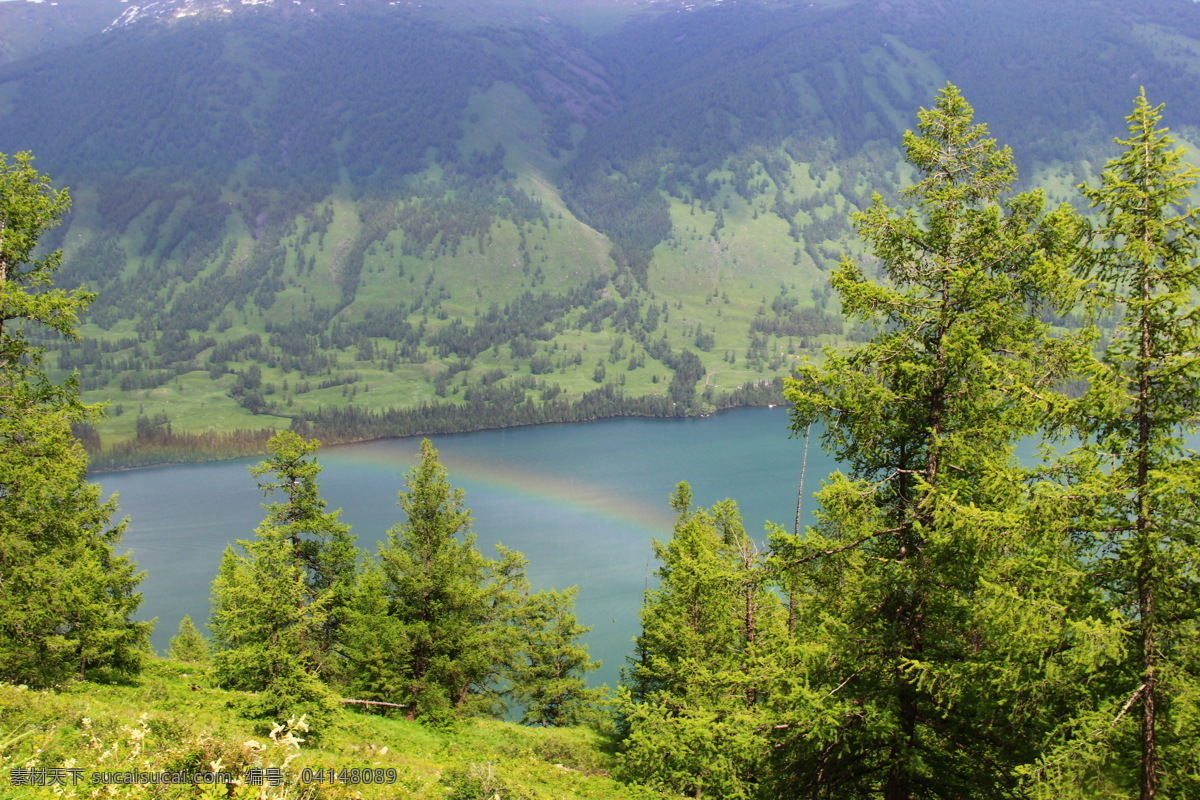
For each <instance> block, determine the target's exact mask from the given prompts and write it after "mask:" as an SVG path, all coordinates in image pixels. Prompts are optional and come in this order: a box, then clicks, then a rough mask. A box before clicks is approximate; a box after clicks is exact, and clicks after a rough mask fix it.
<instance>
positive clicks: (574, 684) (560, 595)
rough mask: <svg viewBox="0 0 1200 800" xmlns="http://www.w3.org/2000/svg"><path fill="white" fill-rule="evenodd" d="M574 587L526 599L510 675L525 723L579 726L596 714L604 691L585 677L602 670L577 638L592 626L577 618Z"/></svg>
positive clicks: (513, 691)
mask: <svg viewBox="0 0 1200 800" xmlns="http://www.w3.org/2000/svg"><path fill="white" fill-rule="evenodd" d="M576 592H577V590H576V589H575V588H571V589H567V590H565V591H561V592H560V591H553V590H550V591H545V592H538V593H537V594H534V595H532V596H530V597H529V598H528V599H527V600H526V602H525V608H524V610H523V615H522V616H523V619H522V623H521V627H522V631H523V634H522V635H523V638H524V639H525V643H524V645H523V646H522V648H521V652H519V653H518V654H517V656H516V658H514V659H513V664H512V667H511V668H510V669H509V670H508V671H507V673H506V678H507V679H508V681H509V682H510V685H511V688H510V689H509V694H510V696H511V697H512V699H513V700H514V701H515V702H516V703H517V705H518V706H519V707H520V708H521V709H522V714H521V722H523V723H525V724H526V725H541V726H542V727H546V726H551V725H554V726H558V725H579V724H581V723H583V722H584V721H585V720H587V719H589V718H590V717H591V716H592V713H591V712H592V711H593V708H594V706H595V704H596V703H597V702H598V701H599V700H600V692H599V691H597V690H595V689H589V688H588V686H587V683H586V681H585V680H584V676H585V675H586V674H587V673H589V672H592V671H593V670H596V669H599V668H600V662H599V661H592V660H591V659H590V658H589V657H588V651H587V646H586V645H582V644H580V643H579V637H580V636H582V635H583V634H585V633H587V632H588V631H589V630H591V628H586V627H583V626H582V625H580V624H579V622H578V620H576V618H575V611H574V605H575V595H576Z"/></svg>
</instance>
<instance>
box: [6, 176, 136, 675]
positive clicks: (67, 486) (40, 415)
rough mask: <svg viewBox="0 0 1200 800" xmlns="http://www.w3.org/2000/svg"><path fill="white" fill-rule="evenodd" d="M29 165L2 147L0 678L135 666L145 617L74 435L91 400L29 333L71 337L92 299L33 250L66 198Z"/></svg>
mask: <svg viewBox="0 0 1200 800" xmlns="http://www.w3.org/2000/svg"><path fill="white" fill-rule="evenodd" d="M32 162H33V158H32V156H31V155H30V154H28V153H19V154H18V155H17V156H16V157H15V158H14V159H13V161H12V162H9V160H8V157H7V156H5V155H3V154H0V678H3V679H5V680H11V681H17V682H21V683H26V684H29V685H34V686H48V685H54V684H58V683H61V682H63V681H65V680H66V679H68V678H70V677H72V676H76V675H77V676H80V677H84V676H89V675H93V674H97V673H96V671H97V670H111V671H115V672H118V673H123V674H136V673H137V672H138V670H139V669H140V665H141V661H142V656H143V653H144V651H145V649H146V640H147V636H148V635H149V631H150V628H151V627H152V623H147V622H133V621H131V617H132V616H133V614H134V612H136V610H137V608H138V606H139V605H140V603H141V595H140V594H138V593H137V592H136V591H135V589H136V587H137V585H138V583H139V582H140V580H141V576H140V574H139V573H137V572H136V567H135V565H134V564H133V562H132V561H131V560H130V559H129V558H128V557H126V556H119V555H117V554H116V548H117V546H118V545H119V543H120V537H121V532H122V530H123V528H124V524H123V523H118V524H116V525H113V524H112V523H111V517H112V514H113V512H114V511H115V508H116V503H115V500H111V499H110V500H109V501H107V502H102V501H101V500H100V488H99V487H98V486H96V485H94V484H88V483H87V482H86V476H87V456H86V455H85V454H84V452H83V448H82V447H81V446H80V444H79V442H78V441H77V440H76V439H75V437H74V436H73V435H72V432H71V425H72V424H73V423H78V422H80V421H81V420H83V419H84V418H85V417H87V416H88V415H94V414H95V413H97V411H98V409H96V408H95V407H89V406H85V405H83V404H82V403H81V402H80V400H79V396H78V389H77V385H76V382H75V381H74V379H68V380H67V381H66V382H64V383H55V382H53V381H51V380H50V379H49V377H48V376H47V374H46V372H45V369H44V368H43V362H42V349H41V348H40V347H36V346H34V345H33V344H31V342H30V332H31V331H32V330H34V329H36V328H38V327H46V328H49V329H50V330H52V331H54V332H56V333H57V334H60V335H62V336H64V337H68V338H73V337H74V336H75V325H76V322H77V320H78V316H79V314H80V313H81V311H82V310H83V309H84V308H85V307H86V306H87V304H88V303H89V302H90V301H91V299H92V295H90V294H89V293H87V292H85V291H82V290H76V291H70V292H69V291H64V290H62V289H56V288H51V287H52V279H53V277H54V273H55V272H56V271H57V270H58V269H59V267H60V265H61V262H62V254H61V253H60V252H58V251H55V252H51V253H48V254H46V255H43V256H41V257H40V258H39V257H37V256H36V248H37V246H38V241H39V239H40V238H41V237H42V235H43V234H44V233H45V232H46V231H47V230H49V229H50V228H52V227H53V226H54V225H56V224H57V223H58V219H59V216H60V215H61V214H63V213H64V212H65V211H66V210H67V208H68V207H69V204H70V199H69V197H68V195H67V192H66V191H65V190H54V189H53V188H51V186H50V181H49V179H48V178H47V177H46V176H44V175H40V174H38V172H37V171H36V170H35V169H34V168H33V165H32Z"/></svg>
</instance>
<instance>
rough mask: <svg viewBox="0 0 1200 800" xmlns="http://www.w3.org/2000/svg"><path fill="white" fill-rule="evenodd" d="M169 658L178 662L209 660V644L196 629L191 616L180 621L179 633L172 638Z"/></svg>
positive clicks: (168, 650)
mask: <svg viewBox="0 0 1200 800" xmlns="http://www.w3.org/2000/svg"><path fill="white" fill-rule="evenodd" d="M167 656H168V657H169V658H173V659H175V660H176V661H191V662H197V663H198V662H202V661H207V660H208V642H207V641H205V639H204V636H203V635H202V634H201V633H200V631H199V630H197V629H196V625H195V623H193V622H192V617H191V615H190V614H184V615H183V619H181V620H179V632H178V633H177V634H175V635H174V636H172V637H171V641H170V644H169V646H168V647H167Z"/></svg>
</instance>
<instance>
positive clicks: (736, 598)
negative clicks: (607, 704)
mask: <svg viewBox="0 0 1200 800" xmlns="http://www.w3.org/2000/svg"><path fill="white" fill-rule="evenodd" d="M672 505H673V506H674V508H675V510H676V512H677V514H678V517H677V519H676V523H675V528H674V531H673V534H672V537H671V540H670V541H669V542H666V543H663V542H657V541H656V542H655V543H654V552H655V555H656V556H657V557H658V559H659V560H660V561H661V566H660V567H659V569H658V570H657V571H656V574H657V576H658V578H659V585H658V587H657V588H656V589H654V590H652V591H650V592H648V593H647V595H646V598H645V602H644V604H643V607H642V633H641V635H640V636H638V638H637V641H636V644H635V649H634V654H633V656H632V657H631V659H630V666H629V669H628V671H627V673H626V675H625V678H624V681H623V683H624V686H623V687H622V696H621V702H620V712H621V715H622V727H623V728H624V729H625V735H624V737H623V741H622V752H621V756H620V761H619V765H618V773H619V774H620V775H621V776H622V777H623V778H625V779H628V780H634V781H637V782H639V783H644V784H647V785H650V786H653V787H656V788H659V789H663V790H668V791H673V792H678V793H682V794H686V795H689V796H693V797H701V796H704V797H724V798H744V797H751V796H754V794H755V792H756V791H757V787H758V784H759V782H760V780H761V779H762V777H763V776H764V767H765V764H766V760H767V752H768V749H769V746H768V743H767V742H766V741H765V740H764V738H763V737H762V736H761V735H759V729H760V727H761V725H762V724H763V722H764V718H763V716H762V710H763V708H764V702H765V700H766V699H767V697H768V687H769V685H770V677H771V673H772V670H771V669H770V668H769V667H768V664H769V663H770V655H771V654H772V652H773V651H774V650H775V649H776V648H777V647H778V645H779V644H780V640H781V637H782V633H783V620H784V617H783V613H782V608H781V606H780V603H779V599H778V597H776V595H775V594H774V593H773V592H772V591H771V588H770V586H769V581H768V577H769V576H768V575H767V573H766V571H765V569H764V568H763V567H764V565H763V563H762V559H761V558H760V557H759V553H758V551H757V549H756V548H755V546H754V544H753V542H752V541H751V540H750V539H749V537H748V536H747V535H746V533H745V530H744V529H743V527H742V523H741V518H740V516H739V515H738V511H737V507H736V505H734V503H733V502H732V501H729V500H725V501H722V502H720V503H717V504H716V505H715V506H713V507H712V508H711V509H696V508H693V507H692V504H691V489H690V487H689V486H688V485H687V484H686V483H681V484H680V485H679V486H678V488H677V490H676V493H675V495H674V496H673V497H672Z"/></svg>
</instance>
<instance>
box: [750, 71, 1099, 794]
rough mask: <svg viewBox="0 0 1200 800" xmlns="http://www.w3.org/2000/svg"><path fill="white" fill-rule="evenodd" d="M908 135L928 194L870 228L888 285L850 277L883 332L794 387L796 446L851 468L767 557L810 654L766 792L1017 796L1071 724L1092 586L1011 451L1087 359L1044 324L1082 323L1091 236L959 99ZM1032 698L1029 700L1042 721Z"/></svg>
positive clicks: (944, 98)
mask: <svg viewBox="0 0 1200 800" xmlns="http://www.w3.org/2000/svg"><path fill="white" fill-rule="evenodd" d="M918 120H919V131H918V132H916V133H914V132H911V131H910V132H908V133H906V134H905V136H904V150H905V153H906V155H907V159H908V161H909V163H910V164H912V165H913V167H914V168H915V169H916V172H917V175H918V180H917V182H916V184H915V185H914V186H912V187H910V188H908V189H906V190H904V192H903V193H902V197H903V198H904V200H905V201H906V204H905V206H904V207H903V208H901V209H899V210H893V209H891V208H889V207H887V206H886V205H885V204H884V202H883V200H882V199H881V198H880V197H879V196H878V195H877V196H876V197H875V199H874V201H873V202H872V204H871V206H870V207H869V208H868V209H867V210H866V211H864V212H862V213H859V214H856V215H855V217H854V219H855V223H856V226H857V229H858V232H859V234H860V236H861V237H862V238H863V239H864V240H865V241H866V243H867V245H868V247H869V248H870V251H871V252H872V253H873V254H874V256H875V258H876V259H877V261H875V260H872V262H868V267H867V268H866V269H871V268H873V266H874V264H878V267H879V269H880V271H881V275H880V278H881V279H880V280H878V281H877V280H873V279H871V278H870V277H869V276H868V274H867V271H866V269H865V268H864V267H863V266H860V265H859V264H858V263H856V262H854V261H852V260H849V259H847V260H844V261H843V262H842V264H841V266H840V267H839V269H838V270H837V272H836V273H835V274H834V276H833V278H832V283H833V286H834V287H835V288H836V289H837V291H838V292H839V294H840V295H841V300H842V307H843V309H844V311H845V313H846V315H847V316H848V317H850V318H851V319H854V320H859V321H861V322H863V323H865V324H867V325H869V326H873V327H874V329H875V330H876V334H875V336H874V338H873V339H872V340H871V341H870V342H868V343H867V344H865V345H863V346H861V347H856V348H852V349H846V350H830V351H828V352H827V353H826V358H825V361H824V362H823V363H822V364H820V365H806V366H804V367H802V368H801V369H800V370H799V371H798V373H797V376H796V377H795V378H794V379H791V380H790V381H789V382H788V385H787V389H786V394H787V396H788V398H789V399H790V400H791V401H792V402H794V403H795V408H794V410H793V412H792V424H793V430H795V431H797V432H802V431H804V430H805V429H806V428H807V426H808V425H809V424H811V423H813V422H818V421H819V422H822V423H823V424H824V427H825V433H824V434H823V445H824V447H825V448H826V450H828V451H829V452H830V453H831V454H832V455H834V456H835V457H836V458H837V459H838V460H839V461H840V462H841V463H842V464H844V465H845V467H846V470H847V473H848V474H842V473H836V474H834V475H833V476H831V477H830V478H829V480H828V481H827V482H826V484H825V486H824V487H823V488H822V490H821V491H820V493H819V495H818V499H819V502H820V506H821V510H820V512H819V516H818V519H819V522H818V525H817V527H816V529H814V530H810V531H808V532H807V534H806V535H804V536H801V537H795V536H792V535H789V534H786V533H784V532H782V531H777V532H776V533H775V534H774V535H773V536H772V546H773V558H772V563H773V564H774V566H775V568H776V569H777V570H778V575H779V581H780V584H781V585H782V586H784V587H785V588H786V589H787V590H788V591H789V593H790V595H791V596H790V597H789V598H788V599H789V605H790V606H791V607H792V609H793V614H794V616H793V620H792V627H793V643H792V645H791V647H790V651H789V653H788V656H787V664H786V668H785V669H783V670H782V671H781V672H780V675H781V680H780V683H779V686H778V687H777V689H776V691H775V693H774V695H773V698H772V706H773V713H774V714H775V715H776V717H775V720H774V723H773V724H772V725H771V726H769V727H768V730H769V731H770V732H771V735H772V738H773V739H774V740H775V741H774V748H773V753H774V758H775V771H774V773H773V782H772V789H771V791H773V792H775V793H776V794H777V795H781V794H784V793H787V794H791V795H793V796H801V795H802V796H809V797H838V798H850V797H882V798H885V800H909V799H910V798H935V797H938V798H941V797H967V796H971V797H985V796H986V797H1005V796H1010V795H1011V794H1012V793H1014V792H1016V791H1017V777H1016V768H1017V767H1018V766H1019V765H1021V764H1024V763H1028V762H1029V761H1031V760H1033V759H1034V758H1035V757H1036V749H1035V747H1034V746H1031V745H1032V743H1034V742H1036V741H1037V738H1038V735H1039V734H1040V733H1041V731H1042V730H1043V728H1044V726H1046V725H1047V724H1048V722H1047V717H1050V716H1053V714H1054V713H1056V711H1058V710H1059V709H1058V708H1057V707H1056V706H1055V704H1054V702H1053V701H1054V698H1053V697H1045V696H1042V695H1041V694H1040V692H1041V690H1042V687H1043V683H1044V682H1043V681H1042V680H1041V679H1040V675H1039V673H1038V668H1039V667H1038V665H1039V664H1042V663H1044V662H1045V661H1046V660H1047V659H1051V658H1053V657H1054V654H1055V653H1057V652H1060V651H1061V649H1062V647H1063V646H1064V645H1063V640H1062V637H1063V636H1064V634H1063V626H1064V621H1063V620H1062V618H1061V614H1060V613H1058V609H1059V608H1061V603H1057V602H1054V600H1055V597H1056V596H1055V594H1054V593H1055V592H1057V591H1059V590H1060V588H1062V587H1060V585H1059V584H1064V585H1066V586H1067V587H1068V588H1069V587H1071V586H1073V584H1074V581H1072V580H1071V579H1070V578H1069V576H1070V575H1074V574H1077V573H1078V572H1080V570H1079V569H1078V564H1077V563H1075V561H1074V560H1073V554H1072V552H1071V551H1070V550H1069V549H1064V548H1062V547H1061V546H1060V545H1059V544H1058V542H1057V541H1056V540H1055V539H1054V537H1053V535H1049V534H1047V533H1046V532H1045V531H1043V530H1041V529H1040V527H1039V524H1038V522H1037V520H1036V519H1034V517H1033V515H1032V514H1030V513H1028V511H1027V509H1028V506H1027V504H1026V502H1025V495H1026V492H1025V488H1024V484H1023V481H1024V476H1023V474H1022V472H1021V471H1020V470H1019V469H1018V468H1017V465H1016V463H1015V459H1014V456H1013V445H1014V442H1015V441H1017V440H1018V439H1020V438H1021V437H1025V436H1028V435H1031V434H1033V433H1035V432H1036V431H1037V430H1038V427H1039V423H1040V421H1041V419H1042V418H1043V416H1044V415H1046V414H1048V413H1049V412H1050V411H1052V410H1053V409H1054V408H1055V407H1056V406H1057V405H1059V401H1058V400H1056V398H1057V395H1056V393H1055V392H1054V388H1055V386H1056V384H1058V383H1059V382H1060V381H1061V380H1062V379H1063V376H1064V375H1065V374H1066V371H1067V365H1068V364H1070V363H1072V361H1073V360H1074V359H1076V358H1078V352H1079V348H1078V345H1077V343H1075V342H1073V341H1067V340H1055V339H1054V338H1052V337H1051V336H1050V331H1049V329H1048V326H1046V325H1044V324H1043V323H1041V322H1040V321H1039V315H1040V314H1041V313H1042V312H1043V311H1046V310H1059V311H1061V310H1062V309H1064V308H1066V307H1069V306H1070V305H1071V304H1072V303H1073V302H1074V301H1075V299H1076V297H1077V295H1076V294H1075V291H1076V289H1077V287H1078V281H1076V280H1073V278H1072V274H1071V272H1070V270H1069V263H1068V256H1069V254H1070V253H1072V252H1073V249H1074V247H1073V243H1074V242H1075V240H1076V238H1077V236H1078V232H1079V229H1080V224H1079V222H1078V221H1077V220H1076V218H1075V217H1074V215H1073V214H1071V213H1070V212H1069V211H1066V210H1063V209H1059V210H1056V211H1054V212H1051V213H1047V212H1046V210H1045V207H1044V202H1043V199H1042V197H1041V195H1040V194H1039V193H1025V194H1020V195H1016V196H1013V197H1010V198H1008V199H1003V198H1004V195H1005V193H1006V192H1007V191H1008V189H1009V187H1010V186H1011V184H1012V182H1013V180H1014V179H1015V168H1014V167H1013V164H1012V156H1011V153H1010V151H1009V150H1008V149H1007V148H1001V147H998V146H997V145H996V143H995V141H994V140H992V139H989V138H987V135H986V128H985V127H984V126H982V125H977V124H975V123H974V122H973V120H972V109H971V107H970V106H969V105H968V104H967V102H966V101H965V100H964V99H963V98H962V96H961V95H960V93H959V92H958V90H957V89H955V88H954V87H953V86H947V87H946V88H945V89H943V90H942V91H941V92H940V93H939V94H938V97H937V100H936V103H935V104H934V106H933V108H930V109H927V110H922V111H921V112H920V113H919V114H918ZM1035 698H1036V699H1035Z"/></svg>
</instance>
